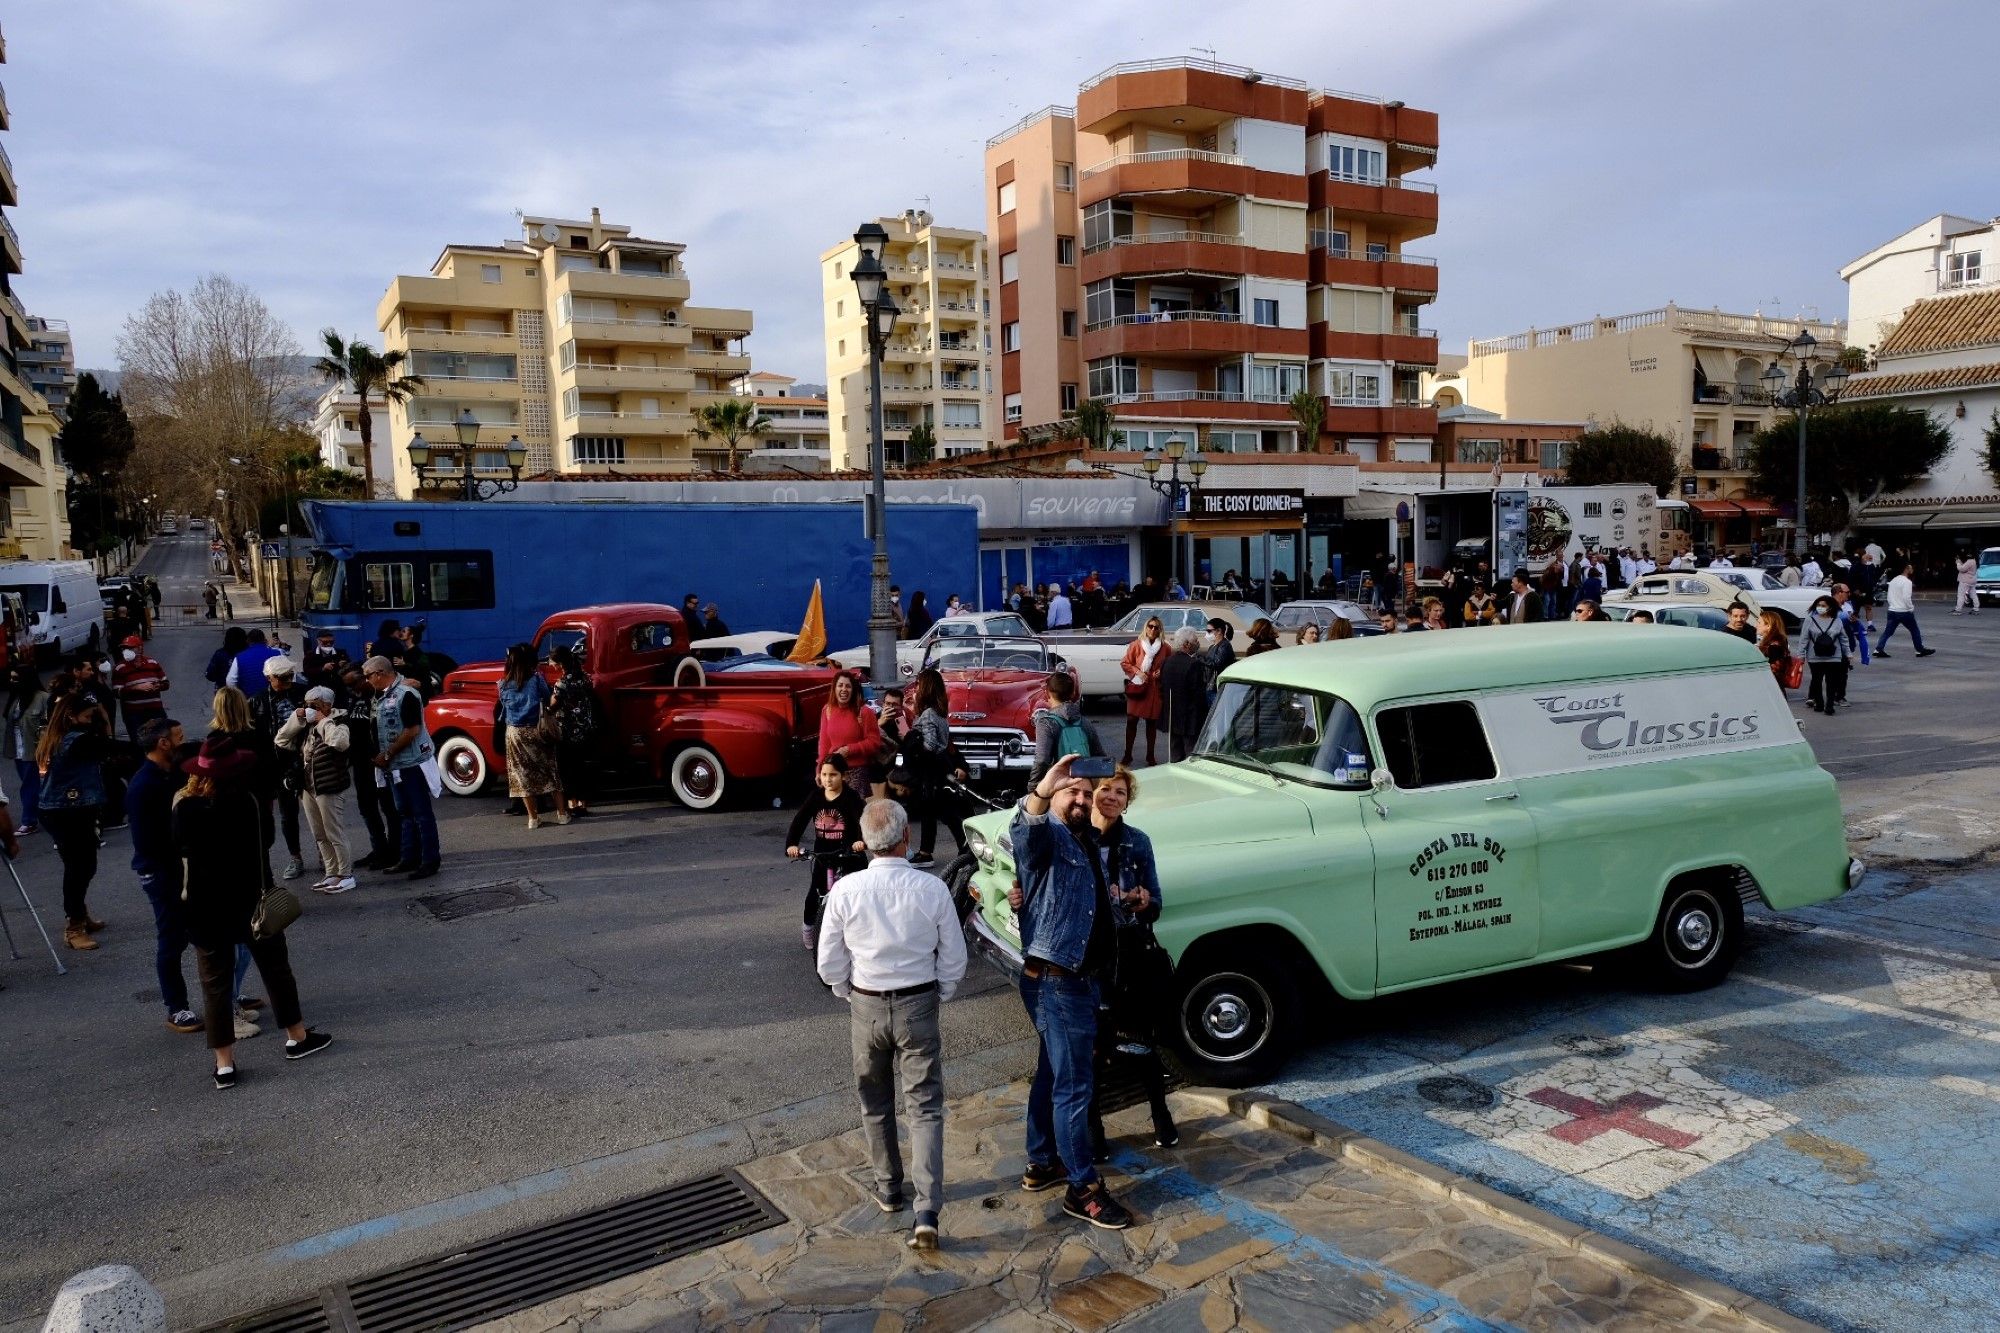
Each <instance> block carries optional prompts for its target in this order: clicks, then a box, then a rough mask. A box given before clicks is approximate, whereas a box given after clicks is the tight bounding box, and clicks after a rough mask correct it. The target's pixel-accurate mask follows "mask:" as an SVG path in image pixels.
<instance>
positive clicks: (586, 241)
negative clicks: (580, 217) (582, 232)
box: [569, 232, 590, 250]
mask: <svg viewBox="0 0 2000 1333" xmlns="http://www.w3.org/2000/svg"><path fill="white" fill-rule="evenodd" d="M569 248H570V249H572V250H588V249H589V248H590V238H589V237H588V236H579V235H577V234H576V233H575V232H571V233H570V237H569Z"/></svg>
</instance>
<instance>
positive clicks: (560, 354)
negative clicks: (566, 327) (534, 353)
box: [556, 338, 576, 370]
mask: <svg viewBox="0 0 2000 1333" xmlns="http://www.w3.org/2000/svg"><path fill="white" fill-rule="evenodd" d="M556 365H557V366H558V367H560V368H561V369H563V370H574V369H575V368H576V339H574V338H565V339H563V345H562V346H561V347H558V348H556Z"/></svg>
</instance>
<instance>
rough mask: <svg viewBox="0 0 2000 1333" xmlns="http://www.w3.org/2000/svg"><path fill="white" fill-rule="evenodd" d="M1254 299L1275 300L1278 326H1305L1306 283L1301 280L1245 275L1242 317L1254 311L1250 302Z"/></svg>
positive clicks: (1283, 327)
mask: <svg viewBox="0 0 2000 1333" xmlns="http://www.w3.org/2000/svg"><path fill="white" fill-rule="evenodd" d="M1256 300H1265V301H1270V300H1276V301H1277V303H1278V327H1279V328H1281V329H1302V328H1304V327H1305V326H1306V285H1305V284H1304V283H1303V282H1282V281H1280V280H1278V279H1276V278H1254V277H1246V278H1245V279H1243V318H1244V319H1246V320H1247V319H1249V318H1250V317H1251V315H1252V314H1253V313H1254V312H1255V311H1256V307H1255V306H1254V305H1252V304H1251V302H1252V301H1256Z"/></svg>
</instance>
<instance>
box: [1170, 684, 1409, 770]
mask: <svg viewBox="0 0 2000 1333" xmlns="http://www.w3.org/2000/svg"><path fill="white" fill-rule="evenodd" d="M1194 752H1195V753H1196V754H1197V755H1203V756H1206V757H1208V758H1211V759H1219V760H1221V761H1223V762H1224V763H1231V764H1243V765H1244V766H1245V767H1248V768H1268V769H1271V770H1272V771H1273V772H1275V773H1277V774H1278V775H1279V776H1281V777H1287V778H1296V779H1299V780H1300V781H1303V782H1311V783H1314V784H1316V785H1318V786H1322V787H1352V788H1362V787H1366V786H1367V785H1368V774H1369V770H1370V768H1371V767H1372V765H1371V764H1370V762H1369V759H1368V737H1367V734H1366V733H1365V732H1364V731H1363V730H1362V727H1361V718H1360V716H1359V715H1358V714H1356V713H1355V711H1354V708H1353V706H1352V705H1350V704H1349V703H1348V702H1347V701H1346V700H1345V699H1340V698H1336V697H1335V696H1333V695H1331V694H1319V693H1316V692H1314V691H1311V690H1299V689H1293V688H1291V687H1290V686H1286V685H1258V684H1252V683H1250V682H1247V681H1230V682H1228V683H1227V684H1225V685H1224V686H1223V687H1222V692H1221V693H1220V694H1218V695H1217V696H1216V699H1215V706H1214V707H1213V708H1211V709H1210V710H1209V713H1208V721H1207V723H1206V724H1205V725H1204V726H1203V727H1202V729H1201V737H1200V739H1198V740H1197V741H1196V742H1195V749H1194Z"/></svg>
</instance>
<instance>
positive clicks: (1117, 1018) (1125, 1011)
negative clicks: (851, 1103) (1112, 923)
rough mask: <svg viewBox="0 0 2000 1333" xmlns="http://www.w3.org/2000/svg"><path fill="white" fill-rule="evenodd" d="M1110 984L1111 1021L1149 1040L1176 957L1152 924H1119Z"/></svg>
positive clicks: (1136, 1036) (1137, 1036)
mask: <svg viewBox="0 0 2000 1333" xmlns="http://www.w3.org/2000/svg"><path fill="white" fill-rule="evenodd" d="M1116 938H1117V944H1116V949H1115V951H1114V953H1113V956H1112V963H1111V978H1110V980H1111V984H1110V986H1109V987H1107V988H1106V989H1107V992H1108V997H1109V1000H1110V1005H1109V1007H1110V1010H1111V1022H1112V1026H1113V1027H1114V1028H1116V1029H1117V1030H1118V1031H1119V1032H1120V1033H1121V1034H1123V1035H1125V1036H1129V1037H1134V1038H1138V1039H1141V1040H1146V1041H1150V1040H1151V1038H1152V1032H1153V1029H1154V1027H1155V1025H1156V1024H1157V1023H1158V1020H1159V1015H1160V1012H1161V1009H1162V1007H1163V1006H1164V1005H1165V1003H1166V996H1167V992H1168V988H1169V987H1170V986H1172V984H1173V980H1174V960H1173V958H1172V956H1171V955H1169V954H1168V953H1167V951H1166V949H1165V947H1164V946H1162V945H1161V943H1160V941H1159V940H1158V939H1157V938H1156V937H1155V936H1154V934H1153V928H1152V926H1150V925H1147V924H1144V923H1139V922H1135V923H1133V924H1131V925H1125V926H1120V927H1118V932H1117V937H1116Z"/></svg>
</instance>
